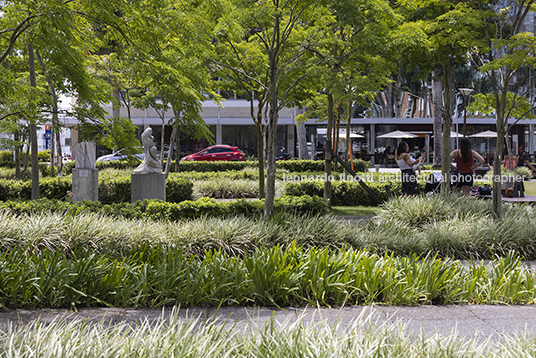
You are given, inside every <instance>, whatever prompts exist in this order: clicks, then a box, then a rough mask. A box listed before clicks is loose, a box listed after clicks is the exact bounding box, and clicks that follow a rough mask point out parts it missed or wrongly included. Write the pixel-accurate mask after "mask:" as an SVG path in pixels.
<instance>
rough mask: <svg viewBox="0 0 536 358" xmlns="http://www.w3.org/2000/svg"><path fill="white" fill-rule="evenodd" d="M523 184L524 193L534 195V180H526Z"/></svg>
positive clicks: (535, 182)
mask: <svg viewBox="0 0 536 358" xmlns="http://www.w3.org/2000/svg"><path fill="white" fill-rule="evenodd" d="M523 184H524V185H525V194H528V195H536V181H526V182H524V183H523Z"/></svg>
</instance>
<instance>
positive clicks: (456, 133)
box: [432, 131, 463, 138]
mask: <svg viewBox="0 0 536 358" xmlns="http://www.w3.org/2000/svg"><path fill="white" fill-rule="evenodd" d="M441 136H443V134H442V135H441ZM432 137H433V136H432ZM450 137H451V138H456V137H463V134H460V133H458V132H454V131H450Z"/></svg>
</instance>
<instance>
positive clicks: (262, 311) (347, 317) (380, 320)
mask: <svg viewBox="0 0 536 358" xmlns="http://www.w3.org/2000/svg"><path fill="white" fill-rule="evenodd" d="M171 312H172V309H171V308H166V309H132V308H88V309H80V310H79V311H78V312H76V313H73V312H71V311H68V310H64V309H40V310H26V309H16V310H0V331H5V330H6V328H7V327H8V325H10V324H17V323H22V324H28V323H30V322H33V321H35V320H37V319H39V320H40V322H42V323H45V324H46V323H50V322H52V321H53V320H58V319H61V318H65V319H66V320H73V319H82V320H86V319H87V320H89V321H90V322H93V323H96V322H100V321H101V320H104V322H106V323H108V324H111V325H113V324H118V323H128V324H130V325H135V324H136V323H139V322H140V321H143V320H148V321H150V322H157V321H158V320H162V319H164V320H168V319H169V316H170V314H171ZM272 315H274V319H275V322H276V323H277V324H281V323H284V322H287V323H291V322H294V321H295V320H297V319H299V318H301V319H303V321H304V322H305V323H306V324H307V323H313V322H319V321H321V320H326V321H327V322H329V323H330V324H334V323H336V322H340V323H342V327H345V326H346V325H348V324H350V323H352V322H353V321H355V320H357V319H358V318H359V317H360V316H361V319H362V318H363V317H369V316H370V315H372V316H370V318H371V321H369V322H372V323H373V324H375V325H376V326H380V325H382V324H384V323H385V324H394V323H397V322H399V323H402V324H404V325H405V326H406V332H407V333H408V334H419V333H421V332H422V333H423V334H424V335H428V336H429V335H434V334H436V333H437V334H438V335H439V336H442V337H446V336H451V335H452V334H453V332H455V334H456V336H457V337H458V338H459V339H465V340H470V339H473V338H476V339H477V340H478V341H480V342H484V341H485V340H486V339H488V338H489V339H490V340H491V342H497V341H499V340H500V339H501V337H503V336H504V335H506V336H511V335H514V334H517V335H520V334H521V333H523V332H526V333H535V332H536V305H522V306H506V305H494V306H490V305H456V306H454V305H451V306H352V307H344V308H340V309H335V308H334V309H328V308H319V309H317V308H311V307H308V308H286V309H275V308H267V307H222V308H220V309H219V310H217V308H214V307H210V308H199V307H194V308H182V309H179V310H178V317H179V321H185V320H189V319H192V318H200V320H201V321H205V320H213V319H214V318H215V320H216V323H221V324H224V322H226V321H227V323H226V326H227V327H233V329H239V330H241V331H243V330H244V329H245V328H248V327H253V328H257V329H262V328H264V327H265V325H266V324H267V323H269V322H270V320H271V317H272Z"/></svg>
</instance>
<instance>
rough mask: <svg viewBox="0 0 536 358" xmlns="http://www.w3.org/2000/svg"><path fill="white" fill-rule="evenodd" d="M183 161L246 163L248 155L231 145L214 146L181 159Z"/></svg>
mask: <svg viewBox="0 0 536 358" xmlns="http://www.w3.org/2000/svg"><path fill="white" fill-rule="evenodd" d="M181 160H183V161H185V162H187V161H195V160H198V161H202V160H203V161H207V162H215V161H221V160H225V161H244V160H246V154H245V153H244V152H242V151H241V150H240V149H238V148H237V147H231V146H229V145H213V146H212V147H208V148H205V149H203V150H202V151H200V152H197V153H194V154H190V155H187V156H184V157H182V158H181Z"/></svg>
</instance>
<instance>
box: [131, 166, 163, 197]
mask: <svg viewBox="0 0 536 358" xmlns="http://www.w3.org/2000/svg"><path fill="white" fill-rule="evenodd" d="M130 178H131V184H130V200H131V202H133V203H135V202H136V201H138V200H143V199H160V200H162V201H166V176H165V174H163V173H155V174H131V176H130Z"/></svg>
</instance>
